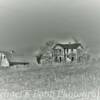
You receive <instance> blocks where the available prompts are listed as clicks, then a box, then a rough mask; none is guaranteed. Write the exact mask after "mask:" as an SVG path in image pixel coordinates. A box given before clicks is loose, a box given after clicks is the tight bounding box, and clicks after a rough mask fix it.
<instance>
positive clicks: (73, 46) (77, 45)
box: [53, 43, 83, 49]
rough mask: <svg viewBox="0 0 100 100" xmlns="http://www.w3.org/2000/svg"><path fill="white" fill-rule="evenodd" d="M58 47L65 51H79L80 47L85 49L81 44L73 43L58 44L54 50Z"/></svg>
mask: <svg viewBox="0 0 100 100" xmlns="http://www.w3.org/2000/svg"><path fill="white" fill-rule="evenodd" d="M56 46H61V47H62V48H63V49H77V48H78V47H79V46H80V47H81V48H83V46H82V45H81V43H73V44H56V45H55V46H54V47H53V49H55V48H56Z"/></svg>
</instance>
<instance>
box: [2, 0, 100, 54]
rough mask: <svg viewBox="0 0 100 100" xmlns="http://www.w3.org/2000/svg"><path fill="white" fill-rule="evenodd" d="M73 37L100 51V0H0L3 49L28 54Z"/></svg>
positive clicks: (92, 49)
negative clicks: (51, 40) (51, 41)
mask: <svg viewBox="0 0 100 100" xmlns="http://www.w3.org/2000/svg"><path fill="white" fill-rule="evenodd" d="M70 36H76V37H77V36H78V37H81V38H82V39H83V40H84V41H85V42H86V44H87V45H88V47H89V48H90V49H91V51H92V52H94V53H97V52H99V51H100V45H99V44H100V0H0V49H15V51H16V52H19V54H22V53H27V54H28V53H30V52H32V51H35V50H37V48H39V46H40V45H41V43H42V42H44V41H45V40H47V39H48V38H59V39H66V38H68V37H70Z"/></svg>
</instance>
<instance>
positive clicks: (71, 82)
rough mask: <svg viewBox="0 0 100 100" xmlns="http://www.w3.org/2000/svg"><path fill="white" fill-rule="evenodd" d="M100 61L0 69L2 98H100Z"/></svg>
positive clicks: (0, 95)
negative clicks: (82, 63)
mask: <svg viewBox="0 0 100 100" xmlns="http://www.w3.org/2000/svg"><path fill="white" fill-rule="evenodd" d="M99 88H100V63H99V62H98V63H91V64H89V65H74V66H69V65H63V66H62V65H60V66H56V67H55V66H50V65H48V66H37V65H33V66H17V67H15V66H13V67H10V68H0V100H100V98H99Z"/></svg>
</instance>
